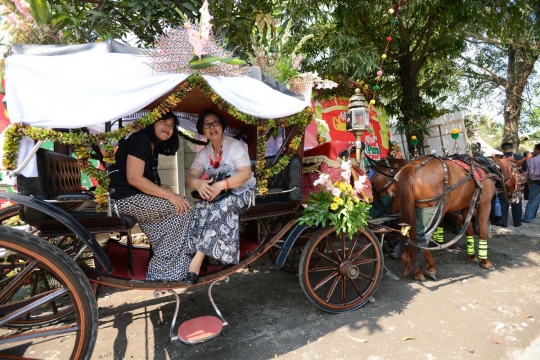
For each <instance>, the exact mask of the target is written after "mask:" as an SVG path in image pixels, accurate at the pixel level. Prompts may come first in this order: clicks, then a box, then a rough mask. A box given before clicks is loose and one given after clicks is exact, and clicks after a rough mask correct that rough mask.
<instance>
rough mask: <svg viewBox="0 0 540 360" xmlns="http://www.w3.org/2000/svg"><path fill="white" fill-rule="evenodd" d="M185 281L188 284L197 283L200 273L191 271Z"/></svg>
mask: <svg viewBox="0 0 540 360" xmlns="http://www.w3.org/2000/svg"><path fill="white" fill-rule="evenodd" d="M184 281H185V283H186V285H195V284H197V283H198V282H199V275H197V274H195V273H194V272H193V271H190V272H188V273H187V275H186V279H185V280H184Z"/></svg>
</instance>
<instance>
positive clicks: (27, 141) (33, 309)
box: [0, 45, 387, 359]
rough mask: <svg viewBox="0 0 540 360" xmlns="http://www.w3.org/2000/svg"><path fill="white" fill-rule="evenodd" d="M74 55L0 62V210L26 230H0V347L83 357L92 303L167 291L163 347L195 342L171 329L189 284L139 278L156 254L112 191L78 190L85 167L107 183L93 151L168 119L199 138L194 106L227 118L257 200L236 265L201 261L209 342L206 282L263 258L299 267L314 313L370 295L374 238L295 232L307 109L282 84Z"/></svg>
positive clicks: (63, 50) (43, 53) (126, 58)
mask: <svg viewBox="0 0 540 360" xmlns="http://www.w3.org/2000/svg"><path fill="white" fill-rule="evenodd" d="M76 48H77V46H75V47H69V46H68V47H52V48H48V47H38V48H33V49H32V51H34V55H24V54H20V55H13V56H10V57H9V58H8V59H7V62H6V93H7V96H6V100H7V105H8V110H9V114H10V118H11V121H12V123H13V125H12V126H11V127H10V128H8V130H7V131H6V132H5V139H4V141H5V146H4V149H5V153H4V159H7V160H5V161H4V165H6V166H7V167H8V168H9V167H11V168H12V169H13V170H11V171H10V172H6V173H4V181H6V180H7V179H9V178H12V179H14V178H15V177H16V178H17V191H18V192H17V193H8V192H3V193H0V198H3V199H9V200H10V201H12V202H15V203H17V205H14V206H10V207H7V208H5V209H3V210H2V211H1V212H0V220H1V221H2V222H3V224H5V221H6V220H12V219H13V218H15V217H17V216H18V217H19V218H20V220H22V221H24V223H25V224H26V225H24V226H23V227H19V228H11V227H6V226H2V227H0V248H1V249H2V250H1V252H0V257H1V260H2V262H1V263H0V268H1V270H2V272H1V275H0V276H1V278H0V327H1V328H3V329H14V331H4V330H2V331H3V332H2V333H1V335H0V344H1V346H2V348H4V349H5V348H6V347H8V348H9V347H10V346H11V345H12V344H14V343H16V342H18V341H33V340H35V339H39V338H45V337H47V336H51V335H59V334H72V335H73V334H75V341H74V345H73V349H72V353H71V354H70V357H71V358H76V359H78V358H89V357H90V355H91V353H92V349H93V346H94V343H95V341H96V337H97V329H98V312H97V305H96V297H97V294H98V292H99V290H100V289H101V288H102V287H103V286H111V287H116V288H122V289H127V290H129V289H146V290H153V291H155V292H156V294H160V293H164V292H169V293H171V294H172V295H173V296H174V297H175V298H176V301H177V308H176V313H175V314H174V315H173V320H172V322H171V337H172V339H173V340H178V339H180V340H182V341H183V342H185V343H196V342H198V341H201V340H204V339H201V338H197V337H196V336H195V337H194V336H192V335H190V334H189V333H182V331H180V333H179V332H177V329H176V328H175V318H176V315H177V313H178V308H179V300H178V295H177V294H176V292H175V291H174V289H179V288H183V287H185V286H187V285H186V284H185V283H184V281H173V282H163V281H160V282H157V281H156V282H154V281H148V280H146V279H145V272H146V267H147V266H148V261H149V259H150V257H151V251H150V249H148V248H140V247H136V246H133V245H132V238H131V231H132V229H133V228H134V227H135V226H136V220H135V219H134V218H132V217H130V216H126V215H123V214H120V213H118V212H117V211H116V210H115V206H114V202H112V201H111V199H110V193H108V192H107V188H99V187H98V188H97V189H96V191H95V192H94V193H92V192H90V191H87V190H84V189H83V188H82V187H81V167H82V170H83V171H85V172H86V173H88V174H89V175H91V176H95V177H96V178H98V180H100V181H103V180H104V176H103V172H99V171H97V170H95V169H94V168H93V167H91V166H89V165H88V164H89V161H88V160H89V159H88V158H89V151H90V149H94V151H95V153H94V154H95V156H97V157H98V158H101V159H102V160H103V159H104V160H105V163H106V162H107V157H109V159H110V156H111V153H112V151H113V149H112V146H111V145H110V144H111V143H114V142H115V141H117V140H119V139H120V138H123V137H125V136H126V135H129V134H130V133H131V132H133V131H136V130H138V129H140V128H142V127H144V126H146V125H148V124H149V122H148V121H149V120H148V119H152V114H154V115H156V114H157V115H156V116H159V113H160V112H162V111H164V110H165V109H167V110H173V111H175V112H177V113H178V114H179V115H181V116H180V118H181V119H184V120H181V126H182V127H183V128H185V129H194V124H193V123H192V119H193V114H197V113H199V112H201V111H202V110H203V109H206V108H213V109H214V110H215V111H217V112H218V113H219V114H220V115H222V116H224V117H225V118H226V119H227V121H228V124H229V127H230V128H231V129H232V130H233V133H232V135H235V136H238V137H239V138H241V139H242V140H244V142H245V143H246V145H247V147H248V152H249V155H250V158H251V159H252V169H253V171H254V173H255V174H256V177H257V192H256V195H254V197H253V199H252V204H251V206H250V208H249V209H248V210H247V211H245V212H244V213H243V214H242V216H241V224H242V226H241V232H240V238H241V240H240V262H239V263H238V264H237V265H232V266H217V265H215V266H212V265H209V266H208V267H207V268H206V271H205V272H204V273H201V279H200V282H199V283H198V285H209V292H208V294H209V298H210V301H211V303H212V305H213V306H214V309H215V310H216V312H217V314H218V316H219V317H220V318H219V319H217V318H214V319H213V320H212V319H211V321H213V322H214V325H216V324H215V321H217V322H218V323H219V324H217V328H219V330H217V331H214V332H213V333H212V334H210V335H208V334H207V335H205V336H206V339H208V338H209V337H211V336H215V335H217V334H219V332H220V331H221V327H222V326H223V325H226V324H227V323H226V321H225V319H224V318H223V316H222V315H221V313H220V312H219V310H218V309H217V307H216V306H215V304H214V302H213V299H212V296H211V289H212V286H213V284H214V283H215V282H216V281H219V280H222V279H224V278H226V277H227V276H228V275H230V274H233V273H234V272H236V271H238V270H240V269H242V268H245V267H247V266H249V265H250V264H251V263H253V262H254V261H255V260H256V259H257V258H259V257H260V256H262V255H263V254H264V253H266V252H269V253H270V254H271V256H273V258H275V259H276V266H277V267H282V266H283V265H284V264H289V263H290V260H291V258H294V259H292V263H293V265H291V266H289V270H291V271H296V270H297V269H298V270H299V273H300V277H299V278H300V284H301V286H302V289H303V290H304V292H305V294H306V295H307V297H308V299H309V300H310V301H311V302H312V303H313V304H315V305H316V306H317V307H319V308H320V309H323V310H325V311H328V312H332V313H340V312H344V311H350V310H355V309H358V308H359V307H361V306H362V305H363V304H365V303H366V302H367V301H368V300H369V299H370V297H371V296H372V295H373V293H374V292H375V290H376V289H377V286H378V284H379V282H380V280H381V277H382V271H383V255H382V248H381V244H380V242H379V240H378V239H377V238H376V236H375V234H374V233H373V232H372V231H371V230H370V229H369V228H366V229H358V232H357V233H356V235H355V236H353V237H350V236H347V235H346V234H345V233H341V234H339V235H338V234H336V231H335V230H334V228H333V227H323V228H310V227H308V226H306V225H298V222H297V219H298V218H299V216H300V215H301V213H302V203H303V197H302V186H303V176H302V175H303V174H302V164H303V156H304V152H303V146H302V145H303V135H304V130H305V127H306V126H307V124H308V123H309V121H311V120H312V112H311V109H310V108H309V107H306V106H305V103H304V101H302V100H299V99H298V98H296V97H295V96H294V95H295V94H292V93H290V92H287V90H283V89H282V88H281V86H279V84H270V85H268V84H266V83H264V82H263V81H261V79H253V78H250V77H247V76H239V77H225V76H219V77H217V76H208V75H201V74H199V73H194V74H163V73H155V72H153V71H152V69H151V68H150V67H149V66H148V65H147V63H146V61H147V60H148V59H147V58H145V57H144V56H141V55H140V54H135V55H134V54H133V53H137V51H135V50H132V49H128V50H129V51H127V52H128V53H127V54H126V53H125V52H126V51H124V50H122V51H121V52H122V53H111V52H104V53H103V52H101V51H96V47H95V46H94V45H92V46H89V47H87V48H84V47H83V49H82V50H81V49H77V50H80V51H75V52H73V49H76ZM47 52H48V54H47ZM74 64H76V65H74ZM132 114H138V115H137V116H131V115H132ZM148 114H150V115H148ZM133 119H136V120H135V121H133ZM278 127H279V128H282V129H284V131H283V132H282V133H283V138H282V140H283V143H282V144H281V146H280V147H279V148H278V149H277V151H276V153H274V154H271V155H270V156H268V154H267V153H266V145H265V144H266V141H267V139H268V134H270V133H272V132H274V130H275V129H276V128H278ZM183 137H184V138H186V139H187V138H188V135H186V134H185V133H184V134H183ZM43 140H53V141H56V142H57V148H56V151H55V152H52V151H48V150H44V149H41V148H40V145H41V142H42V141H43ZM192 140H193V139H192ZM194 141H195V140H194ZM100 146H101V147H100ZM72 150H75V153H76V154H77V156H78V159H77V158H75V157H74V156H72ZM17 154H19V158H18V162H17ZM17 165H18V167H17V169H15V167H16V166H17ZM96 202H97V204H96ZM97 207H102V210H104V211H97ZM384 231H387V230H384ZM103 239H104V240H103ZM120 239H126V241H120ZM296 261H297V262H296ZM286 266H287V265H286ZM198 285H197V286H198ZM72 319H74V320H72ZM216 319H217V320H216ZM190 325H193V323H191V324H190ZM214 328H215V327H214ZM181 329H182V327H181ZM8 353H9V350H8ZM16 355H21V354H16Z"/></svg>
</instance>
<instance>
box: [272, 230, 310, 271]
mask: <svg viewBox="0 0 540 360" xmlns="http://www.w3.org/2000/svg"><path fill="white" fill-rule="evenodd" d="M293 229H294V228H293ZM291 231H292V230H291ZM289 233H290V232H288V233H287V234H286V235H285V236H283V238H284V239H286V238H287V235H288V234H289ZM312 234H313V228H306V229H305V230H304V231H303V232H302V233H301V234H300V236H299V237H298V239H297V240H296V242H295V243H294V246H293V247H292V249H291V251H290V252H289V255H287V259H286V260H285V263H283V266H282V267H281V269H280V270H283V271H285V272H288V273H291V274H298V270H299V268H300V257H301V256H302V251H303V250H304V247H305V246H306V243H307V242H308V240H309V239H310V238H311V235H312ZM283 241H284V240H279V241H278V242H277V243H276V244H274V246H272V247H271V248H270V249H269V250H268V256H269V257H270V260H272V264H275V262H276V260H277V257H278V254H279V250H280V249H281V246H282V245H283Z"/></svg>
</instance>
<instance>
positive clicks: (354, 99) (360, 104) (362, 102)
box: [347, 89, 370, 136]
mask: <svg viewBox="0 0 540 360" xmlns="http://www.w3.org/2000/svg"><path fill="white" fill-rule="evenodd" d="M369 125H370V124H369V109H368V108H367V107H366V99H365V98H364V96H363V95H362V93H361V92H360V89H356V90H354V95H353V96H351V98H350V99H349V109H348V110H347V131H350V132H352V133H353V134H354V135H355V136H356V135H357V132H359V133H360V135H362V134H363V133H364V131H366V130H369Z"/></svg>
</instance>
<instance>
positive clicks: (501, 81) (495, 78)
mask: <svg viewBox="0 0 540 360" xmlns="http://www.w3.org/2000/svg"><path fill="white" fill-rule="evenodd" d="M459 57H460V58H461V59H463V60H465V61H466V62H468V63H469V64H472V65H474V66H476V67H477V68H479V69H482V70H484V71H485V72H487V73H488V74H489V75H490V78H491V80H492V81H493V82H495V83H496V84H497V85H499V86H503V87H505V86H506V81H507V80H506V79H505V78H503V77H501V76H499V75H497V74H496V73H494V72H493V71H491V70H490V69H486V68H485V67H483V66H481V65H480V64H478V63H477V62H476V61H473V60H472V59H469V58H467V57H465V56H463V55H460V56H459Z"/></svg>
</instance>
